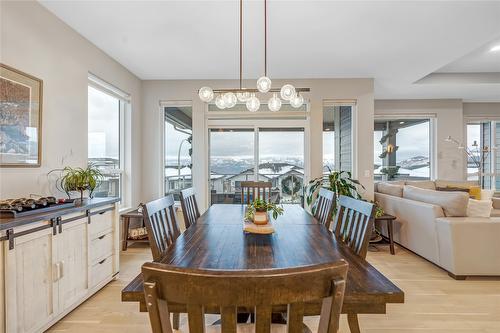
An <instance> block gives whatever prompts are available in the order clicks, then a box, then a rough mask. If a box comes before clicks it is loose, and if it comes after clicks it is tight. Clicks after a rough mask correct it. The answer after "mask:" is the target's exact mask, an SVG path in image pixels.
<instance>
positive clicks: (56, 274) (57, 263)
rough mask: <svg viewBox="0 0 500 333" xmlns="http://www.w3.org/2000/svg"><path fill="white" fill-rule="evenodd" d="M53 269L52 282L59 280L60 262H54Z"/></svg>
mask: <svg viewBox="0 0 500 333" xmlns="http://www.w3.org/2000/svg"><path fill="white" fill-rule="evenodd" d="M54 266H55V270H54V275H55V277H54V282H56V281H57V280H59V279H60V278H61V263H60V262H56V263H55V265H54Z"/></svg>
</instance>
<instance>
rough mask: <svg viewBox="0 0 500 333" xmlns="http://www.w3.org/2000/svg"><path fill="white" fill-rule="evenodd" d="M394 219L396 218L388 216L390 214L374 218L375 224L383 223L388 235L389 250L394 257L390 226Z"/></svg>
mask: <svg viewBox="0 0 500 333" xmlns="http://www.w3.org/2000/svg"><path fill="white" fill-rule="evenodd" d="M395 219H396V216H393V215H390V214H384V215H382V216H380V217H376V218H375V222H378V221H380V222H384V221H385V223H386V225H387V233H388V234H389V247H390V249H391V254H392V255H394V254H395V253H396V252H395V251H394V239H393V235H392V234H393V233H392V224H393V223H394V220H395Z"/></svg>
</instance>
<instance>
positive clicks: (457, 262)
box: [436, 217, 500, 276]
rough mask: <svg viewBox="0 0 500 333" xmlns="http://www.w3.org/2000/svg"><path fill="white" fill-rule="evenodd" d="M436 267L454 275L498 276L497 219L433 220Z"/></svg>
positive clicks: (499, 229) (499, 222)
mask: <svg viewBox="0 0 500 333" xmlns="http://www.w3.org/2000/svg"><path fill="white" fill-rule="evenodd" d="M436 232H437V236H438V246H439V264H440V265H441V266H442V267H443V268H444V269H446V270H447V271H448V272H451V273H453V274H455V275H466V276H467V275H490V276H500V256H498V253H500V241H499V240H500V217H442V218H437V219H436Z"/></svg>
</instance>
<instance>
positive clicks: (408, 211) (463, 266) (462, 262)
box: [375, 182, 500, 279]
mask: <svg viewBox="0 0 500 333" xmlns="http://www.w3.org/2000/svg"><path fill="white" fill-rule="evenodd" d="M400 184H401V183H400ZM411 185H412V186H417V187H418V184H415V183H413V182H412V183H411ZM428 185H429V184H428V182H427V184H424V183H422V187H423V188H427V190H431V188H430V187H429V186H428ZM401 186H403V185H401ZM375 188H376V192H375V200H376V201H377V203H378V204H379V205H380V206H381V207H383V209H384V210H385V211H386V212H387V213H388V214H391V215H394V216H396V217H397V219H396V221H395V222H394V235H393V237H394V241H395V242H396V243H398V244H400V245H402V246H403V247H405V248H407V249H409V250H411V251H413V252H415V253H416V254H418V255H420V256H422V257H423V258H425V259H427V260H429V261H431V262H433V263H434V264H436V265H438V266H440V267H442V268H443V269H445V270H446V271H448V273H449V275H450V276H452V277H453V278H455V279H464V278H465V277H467V276H500V217H465V216H461V217H457V216H453V217H452V216H446V214H445V210H443V208H442V207H441V206H439V205H437V204H434V203H429V201H432V200H425V201H427V202H421V201H416V200H411V199H408V198H405V197H404V193H403V194H402V195H401V197H400V196H399V195H398V194H397V193H391V194H393V195H391V194H387V192H390V191H387V190H384V191H385V192H386V193H380V192H378V186H375ZM396 192H397V191H396ZM433 192H434V193H432V195H438V196H440V195H446V193H449V192H439V191H433ZM429 193H430V192H429ZM394 194H395V195H394ZM429 197H432V196H429ZM493 205H494V208H496V209H495V210H494V211H493V213H492V215H496V214H498V212H500V201H498V200H494V203H493ZM459 215H460V214H459ZM464 215H465V214H464ZM377 229H379V230H381V232H382V234H384V235H385V236H387V230H386V226H385V224H381V225H378V226H377Z"/></svg>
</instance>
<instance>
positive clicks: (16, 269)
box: [4, 228, 59, 332]
mask: <svg viewBox="0 0 500 333" xmlns="http://www.w3.org/2000/svg"><path fill="white" fill-rule="evenodd" d="M54 238H55V237H54V236H53V235H52V229H51V228H49V229H45V230H41V231H38V232H34V233H31V234H28V235H25V236H21V237H18V238H15V239H14V249H12V250H9V248H8V242H4V253H5V302H6V307H5V311H6V331H7V332H38V331H40V329H41V327H42V326H44V325H45V324H46V323H48V322H49V321H50V320H51V319H52V318H53V317H54V316H56V315H57V314H58V310H59V309H58V299H59V298H58V288H57V282H56V280H57V279H58V277H59V273H58V272H59V270H58V267H57V265H56V262H55V260H54V258H57V246H56V245H55V242H54Z"/></svg>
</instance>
